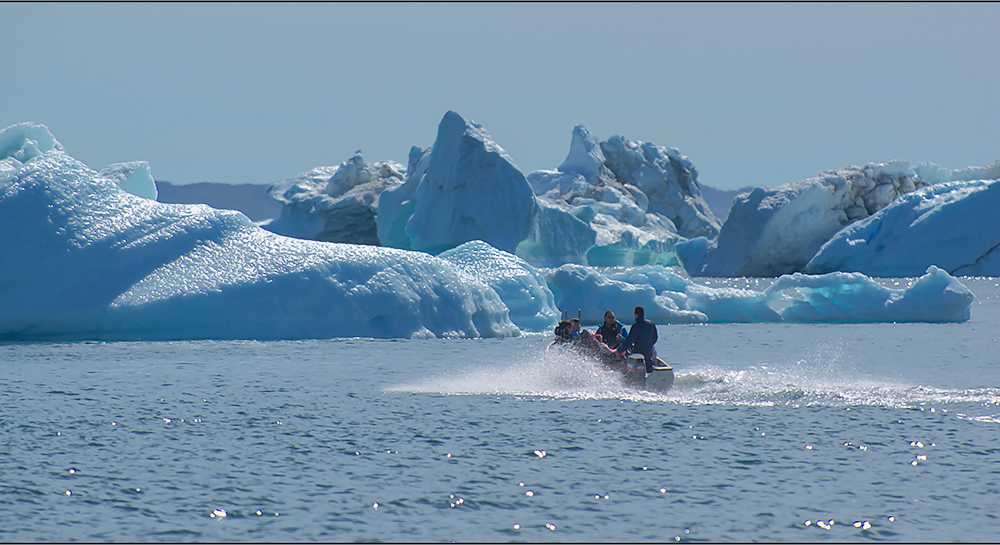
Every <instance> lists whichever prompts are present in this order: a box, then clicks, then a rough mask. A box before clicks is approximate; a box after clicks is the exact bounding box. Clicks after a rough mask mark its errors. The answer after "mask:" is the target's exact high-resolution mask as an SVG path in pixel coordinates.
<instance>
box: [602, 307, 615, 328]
mask: <svg viewBox="0 0 1000 545" xmlns="http://www.w3.org/2000/svg"><path fill="white" fill-rule="evenodd" d="M604 323H606V324H608V325H611V324H613V323H615V313H614V312H611V311H610V310H608V311H605V312H604Z"/></svg>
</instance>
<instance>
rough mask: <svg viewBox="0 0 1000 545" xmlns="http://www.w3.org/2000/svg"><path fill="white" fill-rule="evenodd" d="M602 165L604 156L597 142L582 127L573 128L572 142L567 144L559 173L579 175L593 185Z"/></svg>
mask: <svg viewBox="0 0 1000 545" xmlns="http://www.w3.org/2000/svg"><path fill="white" fill-rule="evenodd" d="M603 164H604V154H602V153H601V147H600V146H599V145H597V140H596V139H595V138H594V137H593V136H591V135H590V131H588V130H587V128H586V127H584V126H583V125H577V126H576V127H573V140H572V141H571V142H570V144H569V155H567V156H566V160H565V161H563V163H562V164H561V165H559V167H558V169H557V170H559V171H560V172H568V173H573V174H580V175H581V176H583V177H584V178H586V179H587V181H588V182H590V183H594V181H595V180H597V177H598V175H599V174H600V172H601V165H603Z"/></svg>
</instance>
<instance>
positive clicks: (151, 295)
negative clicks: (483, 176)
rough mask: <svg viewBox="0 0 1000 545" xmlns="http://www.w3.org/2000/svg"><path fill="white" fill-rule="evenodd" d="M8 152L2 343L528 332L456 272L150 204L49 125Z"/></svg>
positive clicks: (1, 188) (0, 284) (202, 211)
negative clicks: (77, 154)
mask: <svg viewBox="0 0 1000 545" xmlns="http://www.w3.org/2000/svg"><path fill="white" fill-rule="evenodd" d="M0 153H2V155H0V233H2V234H3V236H2V239H0V301H3V304H2V305H0V339H4V340H71V339H103V340H113V339H114V340H133V339H144V340H154V339H199V338H210V339H233V338H244V339H294V338H317V337H318V338H327V337H354V336H364V337H433V336H438V337H440V336H468V337H479V336H483V337H487V336H509V335H516V334H518V333H519V330H518V328H517V327H516V326H515V325H514V324H513V323H512V322H511V321H510V319H509V317H508V310H507V307H506V305H504V303H503V301H502V300H501V299H500V297H499V296H498V295H497V293H496V292H495V291H494V290H493V289H492V288H490V287H489V286H487V285H485V284H483V283H481V282H479V281H477V280H476V279H474V278H470V277H469V276H467V275H465V274H463V273H462V272H461V271H459V270H458V269H457V268H456V267H455V266H453V265H452V264H451V263H450V262H448V261H445V260H442V259H438V258H435V257H432V256H430V255H427V254H423V253H417V252H407V251H401V250H394V249H382V248H377V247H373V246H358V245H349V244H332V243H325V242H316V241H307V240H298V239H292V238H287V237H282V236H278V235H274V234H272V233H269V232H267V231H265V230H263V229H261V228H259V227H257V226H256V225H254V224H253V223H251V222H250V220H249V219H247V218H246V216H244V215H243V214H241V213H239V212H233V211H222V210H215V209H212V208H209V207H207V206H204V205H177V204H175V205H169V204H161V203H157V202H155V201H152V200H148V199H144V198H140V197H137V196H134V195H132V194H129V193H127V192H125V191H123V190H122V189H121V188H119V187H118V186H117V185H116V184H115V183H113V182H111V181H110V180H108V179H107V178H106V177H104V176H101V175H100V174H98V173H97V172H95V171H94V170H91V169H90V168H88V167H87V166H86V165H84V164H83V163H81V162H79V161H77V160H75V159H73V158H72V157H70V156H69V155H67V154H66V153H65V152H64V151H63V149H62V146H61V145H59V144H58V142H56V141H55V139H54V138H53V137H52V136H51V134H50V133H49V132H48V130H47V129H45V128H44V127H43V126H40V125H30V126H28V125H18V126H14V127H11V128H9V129H7V130H4V131H2V132H0Z"/></svg>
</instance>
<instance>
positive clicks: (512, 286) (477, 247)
mask: <svg viewBox="0 0 1000 545" xmlns="http://www.w3.org/2000/svg"><path fill="white" fill-rule="evenodd" d="M438 257H440V258H441V259H444V260H446V261H449V262H451V263H452V264H453V265H455V267H456V268H458V270H459V271H461V272H462V273H463V274H465V275H466V276H469V277H471V278H474V279H475V280H477V281H479V282H482V283H484V284H486V285H487V286H489V287H491V288H493V290H494V291H496V292H497V294H498V295H499V296H500V299H501V300H502V301H503V302H504V304H505V305H507V308H508V309H509V310H510V319H511V321H512V322H514V324H515V325H517V326H518V327H519V328H521V329H525V330H529V331H544V330H546V329H548V328H549V327H551V326H552V325H553V324H554V323H555V322H556V319H557V318H558V317H559V310H558V309H557V308H556V305H555V300H554V298H553V295H552V290H550V289H549V287H548V285H547V284H546V282H545V278H544V277H543V276H542V275H541V274H540V273H539V271H538V270H537V269H535V268H534V267H532V266H531V265H529V264H528V263H527V262H525V261H524V260H523V259H521V258H519V257H517V256H516V255H513V254H510V253H507V252H504V251H502V250H497V249H496V248H494V247H492V246H490V245H489V244H486V243H485V242H483V241H480V240H476V241H472V242H466V243H465V244H463V245H461V246H459V247H458V248H453V249H451V250H448V251H447V252H444V253H442V254H440V255H439V256H438Z"/></svg>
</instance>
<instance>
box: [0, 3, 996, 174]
mask: <svg viewBox="0 0 1000 545" xmlns="http://www.w3.org/2000/svg"><path fill="white" fill-rule="evenodd" d="M998 28H1000V4H996V3H985V4H983V3H971V4H952V3H935V4H923V3H914V4H910V3H887V4H867V3H849V4H838V3H824V4H813V3H804V4H785V3H767V4H730V3H726V4H701V3H695V4H673V3H666V4H663V3H628V4H622V3H600V4H593V3H584V4H575V3H552V4H526V3H516V4H511V3H490V4H454V3H436V4H395V3H393V4H388V3H376V4H365V3H362V4H342V3H333V4H325V3H305V4H287V3H269V4H261V3H247V4H240V3H222V4H201V3H164V4H117V3H112V4H72V3H70V4H63V3H44V4H10V3H0V51H2V52H3V59H4V62H3V65H2V67H0V74H2V75H0V128H2V127H7V126H9V125H12V124H14V123H20V122H24V121H33V122H37V123H42V124H45V125H47V126H48V127H49V128H50V130H51V131H52V132H53V134H55V136H56V138H58V139H59V140H60V141H61V142H62V143H63V145H65V146H66V148H67V151H69V153H70V154H71V155H73V156H74V157H76V158H77V159H80V160H81V161H83V162H85V163H87V164H88V165H90V166H91V167H93V168H96V169H101V168H103V167H105V166H107V165H108V164H111V163H116V162H123V161H134V160H145V161H149V163H150V166H151V167H152V171H153V175H154V176H155V177H156V178H157V179H158V180H168V181H171V182H174V183H192V182H199V181H214V182H227V183H272V182H276V181H278V180H281V179H283V178H287V177H290V176H293V175H295V174H297V173H299V172H303V171H306V170H309V169H311V168H313V167H317V166H329V165H337V164H339V163H341V162H342V161H344V160H346V159H348V158H349V157H350V156H351V155H352V154H353V153H354V151H355V150H357V149H361V150H363V152H364V156H365V159H366V160H368V161H371V162H373V161H381V160H393V161H398V162H401V163H404V164H405V163H406V157H407V154H408V152H409V149H410V147H411V146H414V145H416V146H420V147H427V146H430V145H431V144H432V143H433V142H434V137H435V134H436V132H437V124H438V122H439V121H440V120H441V118H442V117H443V116H444V113H445V112H446V111H447V110H455V111H457V112H459V113H460V114H462V115H463V116H465V117H466V118H467V119H473V120H475V121H478V122H479V123H482V124H483V126H484V127H485V128H486V130H487V131H488V132H489V133H490V134H491V135H492V136H493V138H494V139H495V140H496V141H497V142H498V143H499V144H500V145H501V146H502V147H504V148H505V149H506V150H507V152H508V153H509V154H510V155H511V157H513V158H514V160H515V161H516V162H517V163H518V166H520V168H521V170H522V171H524V172H525V173H528V172H530V171H533V170H537V169H543V168H555V167H556V166H558V165H559V164H560V163H561V162H562V161H563V159H564V158H565V156H566V153H567V152H568V151H569V144H570V136H571V133H572V129H573V127H574V125H577V124H583V125H585V126H586V127H587V128H588V129H589V130H590V132H591V133H592V134H593V135H594V136H596V137H597V138H599V139H602V140H603V139H606V138H608V137H610V136H612V135H615V134H620V135H622V136H624V137H625V138H628V139H630V140H642V141H646V142H654V143H656V144H658V145H661V146H668V147H676V148H678V149H679V150H680V151H681V153H683V154H685V155H687V156H689V157H690V158H691V160H692V161H693V162H694V164H695V165H696V166H697V167H698V170H699V172H700V178H699V179H700V181H701V182H702V183H705V184H708V185H711V186H714V187H718V188H736V187H740V186H744V185H764V186H775V185H780V184H783V183H788V182H794V181H797V180H801V179H804V178H808V177H810V176H812V175H814V174H817V173H818V172H820V171H822V170H825V169H830V168H839V167H843V166H846V165H848V164H856V165H863V164H866V163H869V162H884V161H889V160H893V159H904V160H908V161H910V162H911V163H918V162H921V161H930V162H934V163H937V164H939V165H942V166H944V167H947V168H959V167H963V166H970V165H972V166H980V165H987V164H992V163H993V162H994V161H995V160H997V159H1000V32H997V29H998Z"/></svg>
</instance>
